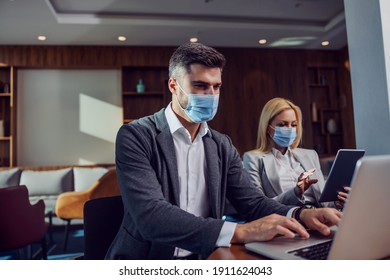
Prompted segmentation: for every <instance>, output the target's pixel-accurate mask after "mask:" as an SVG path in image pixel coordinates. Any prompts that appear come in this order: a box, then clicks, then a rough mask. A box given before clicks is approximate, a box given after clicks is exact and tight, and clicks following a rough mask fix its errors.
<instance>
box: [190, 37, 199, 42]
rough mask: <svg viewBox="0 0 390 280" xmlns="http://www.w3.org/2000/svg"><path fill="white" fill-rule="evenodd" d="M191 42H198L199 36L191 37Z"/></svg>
mask: <svg viewBox="0 0 390 280" xmlns="http://www.w3.org/2000/svg"><path fill="white" fill-rule="evenodd" d="M190 42H191V43H196V42H198V38H196V37H192V38H190Z"/></svg>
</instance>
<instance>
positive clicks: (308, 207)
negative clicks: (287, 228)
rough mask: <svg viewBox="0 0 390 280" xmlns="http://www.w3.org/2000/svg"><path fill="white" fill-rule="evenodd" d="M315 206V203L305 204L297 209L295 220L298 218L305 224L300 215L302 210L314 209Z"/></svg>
mask: <svg viewBox="0 0 390 280" xmlns="http://www.w3.org/2000/svg"><path fill="white" fill-rule="evenodd" d="M314 208H315V207H314V206H313V205H303V206H301V207H299V208H298V209H296V210H295V212H294V218H295V220H297V221H298V222H299V223H301V224H303V225H305V223H304V222H302V220H301V217H300V216H301V212H302V210H303V209H314Z"/></svg>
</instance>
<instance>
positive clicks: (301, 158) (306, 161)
mask: <svg viewBox="0 0 390 280" xmlns="http://www.w3.org/2000/svg"><path fill="white" fill-rule="evenodd" d="M291 151H292V153H293V155H294V156H295V158H296V160H297V161H298V162H299V163H300V164H301V165H302V167H303V169H305V171H306V170H309V169H311V168H314V167H315V166H313V163H312V161H311V160H310V158H309V157H308V155H307V154H306V153H302V152H301V151H300V150H291Z"/></svg>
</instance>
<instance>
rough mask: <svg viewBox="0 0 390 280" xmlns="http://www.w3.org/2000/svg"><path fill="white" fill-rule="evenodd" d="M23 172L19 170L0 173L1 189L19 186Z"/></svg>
mask: <svg viewBox="0 0 390 280" xmlns="http://www.w3.org/2000/svg"><path fill="white" fill-rule="evenodd" d="M21 172H22V171H21V170H20V169H19V168H11V169H7V170H2V171H0V188H3V187H10V186H17V185H19V179H20V173H21Z"/></svg>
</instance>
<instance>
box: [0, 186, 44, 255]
mask: <svg viewBox="0 0 390 280" xmlns="http://www.w3.org/2000/svg"><path fill="white" fill-rule="evenodd" d="M0 229H1V230H0V251H8V250H13V249H21V248H23V247H25V246H27V245H30V244H33V243H38V242H40V243H41V245H42V258H43V259H47V252H46V240H45V235H46V232H47V229H48V224H47V223H46V222H45V203H44V202H43V200H40V201H38V202H37V203H36V204H34V205H31V204H30V201H29V198H28V189H27V187H26V186H25V185H22V186H12V187H6V188H0Z"/></svg>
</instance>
